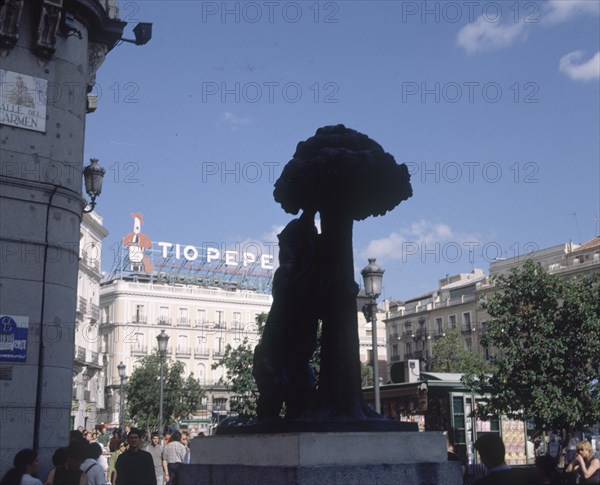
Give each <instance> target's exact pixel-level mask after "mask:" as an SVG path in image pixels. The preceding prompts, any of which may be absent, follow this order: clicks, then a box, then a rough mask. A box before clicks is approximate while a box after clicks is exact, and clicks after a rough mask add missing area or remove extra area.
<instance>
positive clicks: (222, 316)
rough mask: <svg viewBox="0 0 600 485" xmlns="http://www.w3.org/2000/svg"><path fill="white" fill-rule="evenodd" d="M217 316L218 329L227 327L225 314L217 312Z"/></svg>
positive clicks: (220, 311)
mask: <svg viewBox="0 0 600 485" xmlns="http://www.w3.org/2000/svg"><path fill="white" fill-rule="evenodd" d="M215 315H216V319H217V320H216V322H215V323H216V324H217V326H218V327H224V326H225V312H224V311H222V310H217V311H216V312H215Z"/></svg>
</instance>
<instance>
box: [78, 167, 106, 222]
mask: <svg viewBox="0 0 600 485" xmlns="http://www.w3.org/2000/svg"><path fill="white" fill-rule="evenodd" d="M105 173H106V171H105V170H104V169H103V168H102V167H101V166H100V165H98V159H97V158H90V164H89V165H88V166H87V167H85V168H84V169H83V180H84V182H85V191H86V192H87V194H88V195H89V196H90V198H91V199H92V200H91V202H90V203H89V208H84V209H83V212H85V213H87V212H92V211H93V210H94V207H96V197H98V196H99V195H100V194H101V193H102V181H103V180H104V174H105Z"/></svg>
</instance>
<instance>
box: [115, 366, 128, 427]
mask: <svg viewBox="0 0 600 485" xmlns="http://www.w3.org/2000/svg"><path fill="white" fill-rule="evenodd" d="M125 369H126V367H125V364H123V362H121V363H120V364H119V365H118V366H117V370H118V371H119V378H120V379H121V389H120V391H119V428H120V429H121V431H123V418H124V411H125V409H124V403H125V379H127V374H125Z"/></svg>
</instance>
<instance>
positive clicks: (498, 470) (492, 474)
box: [475, 433, 535, 485]
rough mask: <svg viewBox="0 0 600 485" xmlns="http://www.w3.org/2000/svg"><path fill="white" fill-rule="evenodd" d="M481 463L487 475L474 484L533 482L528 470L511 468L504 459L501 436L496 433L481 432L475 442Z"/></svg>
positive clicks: (501, 484) (520, 484)
mask: <svg viewBox="0 0 600 485" xmlns="http://www.w3.org/2000/svg"><path fill="white" fill-rule="evenodd" d="M475 449H476V450H477V451H478V452H479V457H480V459H481V463H483V464H484V465H485V466H486V467H487V475H486V476H485V477H483V478H480V479H479V480H477V481H476V482H475V485H508V484H511V485H526V484H530V483H535V481H534V479H533V476H532V473H531V472H530V471H529V470H525V471H524V470H518V469H514V468H511V467H510V466H509V465H507V464H506V461H505V460H504V454H505V452H506V450H505V448H504V443H503V441H502V438H500V436H499V435H497V434H495V433H494V434H483V435H481V436H480V437H479V438H477V441H476V442H475Z"/></svg>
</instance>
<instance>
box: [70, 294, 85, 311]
mask: <svg viewBox="0 0 600 485" xmlns="http://www.w3.org/2000/svg"><path fill="white" fill-rule="evenodd" d="M71 308H72V307H71ZM77 310H79V311H80V312H81V313H87V300H86V299H85V298H84V297H83V296H80V297H79V307H78V308H77Z"/></svg>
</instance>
